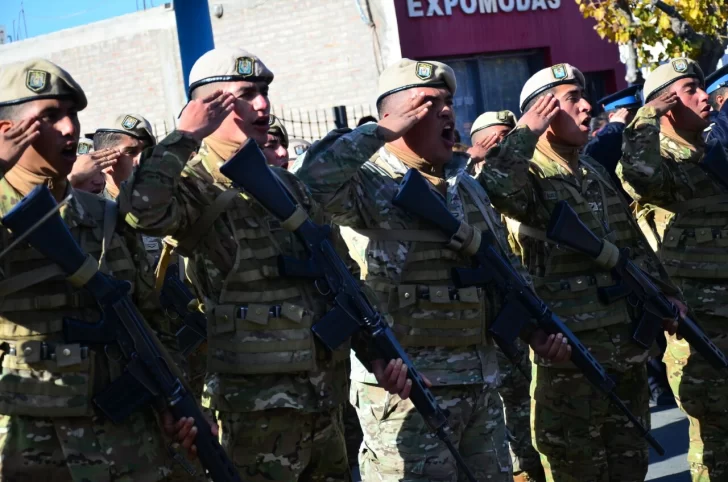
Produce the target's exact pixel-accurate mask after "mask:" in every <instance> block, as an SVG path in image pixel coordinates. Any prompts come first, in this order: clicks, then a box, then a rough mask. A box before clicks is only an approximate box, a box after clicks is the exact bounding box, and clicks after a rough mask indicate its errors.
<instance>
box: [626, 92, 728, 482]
mask: <svg viewBox="0 0 728 482" xmlns="http://www.w3.org/2000/svg"><path fill="white" fill-rule="evenodd" d="M692 137H693V140H692V141H690V140H688V139H689V138H690V135H689V134H687V133H677V132H666V131H665V130H664V129H663V131H662V132H661V129H660V121H659V118H658V117H657V116H656V115H655V110H654V108H652V107H649V106H646V107H643V108H642V109H640V111H639V112H638V113H637V117H636V118H635V119H634V121H633V122H632V123H631V124H630V125H629V126H628V127H627V129H626V130H625V133H624V141H625V143H624V157H623V158H622V161H621V165H620V176H621V177H622V179H623V180H624V182H625V188H626V189H627V191H628V192H629V193H630V195H631V196H632V197H634V199H635V200H636V201H637V202H638V203H639V204H640V206H641V207H640V210H639V212H638V219H639V221H640V225H641V226H642V227H643V231H644V232H645V233H646V235H647V237H648V239H650V241H651V243H653V245H654V247H655V249H656V250H657V252H658V254H659V256H660V257H661V259H662V262H663V263H664V264H665V268H666V269H667V271H668V273H669V274H670V275H671V276H672V277H673V279H675V282H676V283H677V284H678V286H679V287H680V288H681V289H682V291H683V293H684V295H685V298H686V301H687V304H688V306H689V307H690V309H691V310H692V312H693V313H694V315H695V316H696V317H697V319H698V321H699V322H700V325H701V326H702V328H703V329H704V330H705V332H706V333H707V334H708V336H710V338H711V339H712V341H713V342H714V343H715V344H716V345H717V346H718V348H720V349H722V350H723V352H728V337H727V336H726V335H727V334H728V328H726V322H727V321H728V311H726V303H727V302H728V296H727V295H726V294H725V293H726V288H728V279H727V278H726V273H727V272H728V254H725V246H726V241H725V236H726V229H727V228H726V226H728V208H727V207H726V206H728V204H726V202H728V195H727V193H726V190H725V188H723V187H722V186H721V185H720V184H719V183H718V182H717V181H716V180H714V179H711V177H710V176H709V175H708V174H706V173H705V172H704V171H703V170H702V169H701V168H700V166H699V165H698V162H699V161H700V159H701V158H702V157H703V155H704V152H705V149H704V147H705V146H704V145H703V143H702V141H701V139H700V133H695V134H694V136H692ZM691 351H692V350H691V349H690V347H689V345H688V344H687V342H685V341H684V340H683V341H681V340H677V339H676V338H675V337H669V338H668V348H667V352H666V353H665V356H664V361H665V364H666V365H667V370H668V378H669V380H670V385H671V387H672V390H673V393H675V396H676V398H677V400H678V403H679V405H680V408H681V409H682V410H683V411H684V412H685V413H686V414H687V415H688V417H689V419H690V450H689V452H688V461H689V462H690V467H691V473H692V478H693V480H694V481H699V482H707V481H709V480H712V481H717V480H725V478H726V477H728V416H727V415H728V402H727V401H726V400H728V385H726V376H725V373H723V372H722V371H718V370H716V369H714V368H712V367H711V366H710V365H709V364H708V362H707V361H706V360H705V359H704V358H703V357H702V356H700V355H699V354H696V353H695V352H694V351H692V353H691Z"/></svg>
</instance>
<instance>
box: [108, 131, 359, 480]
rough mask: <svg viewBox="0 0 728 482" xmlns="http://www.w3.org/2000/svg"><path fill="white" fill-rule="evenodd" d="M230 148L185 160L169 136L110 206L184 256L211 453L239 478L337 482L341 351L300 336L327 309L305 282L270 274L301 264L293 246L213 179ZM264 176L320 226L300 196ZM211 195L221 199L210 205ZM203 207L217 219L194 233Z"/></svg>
mask: <svg viewBox="0 0 728 482" xmlns="http://www.w3.org/2000/svg"><path fill="white" fill-rule="evenodd" d="M213 143H214V144H215V146H216V147H215V148H212V144H213ZM237 147H239V146H236V145H235V146H234V145H230V144H227V143H224V142H222V141H215V142H213V139H212V138H209V139H208V140H206V143H203V144H202V146H201V147H200V148H199V151H197V148H198V144H197V143H196V142H195V141H194V140H192V139H191V138H189V137H187V136H186V135H183V134H182V133H179V132H173V133H172V134H170V135H169V136H168V137H167V138H166V139H164V140H163V141H161V142H160V144H159V145H158V146H157V147H156V148H155V149H154V150H153V151H151V154H150V151H147V152H146V153H145V156H146V157H145V158H143V159H142V161H141V163H140V165H139V167H138V168H137V170H136V171H135V173H134V175H133V176H132V178H131V179H130V180H129V181H128V182H127V183H125V185H124V187H123V188H122V193H121V195H120V203H121V207H122V210H123V211H124V212H125V213H128V214H127V218H126V219H127V221H128V222H129V223H130V224H131V225H133V226H134V227H135V228H137V229H139V230H140V231H142V232H145V233H146V234H148V235H151V236H165V235H169V236H171V237H172V238H174V239H175V240H176V241H177V242H178V243H179V247H178V249H179V250H180V251H183V253H182V254H184V255H187V256H189V263H188V267H187V268H188V270H189V271H190V274H191V275H192V278H193V280H195V281H196V285H195V289H196V292H197V293H196V294H197V296H198V297H199V298H200V299H202V300H204V306H205V310H206V313H207V319H208V357H207V371H208V373H207V376H206V381H205V382H206V386H205V391H204V394H203V404H204V405H205V406H207V407H210V408H211V409H214V410H215V411H216V413H217V417H218V421H219V423H220V425H221V442H222V445H223V447H224V448H225V449H226V451H227V452H228V454H229V455H230V457H231V458H232V459H233V462H234V463H235V464H236V466H237V467H238V469H239V471H240V475H241V477H242V478H243V480H247V481H263V480H266V481H269V480H280V481H295V480H322V481H323V480H332V481H335V480H342V481H346V480H349V473H348V469H349V467H348V464H347V461H346V452H345V446H344V439H343V430H342V425H341V424H342V422H341V406H342V403H343V402H344V400H345V393H346V392H345V391H346V377H345V373H344V363H343V360H345V358H346V355H347V353H348V352H347V351H345V350H344V351H342V352H340V353H335V354H333V355H332V354H331V353H330V352H327V351H326V350H325V348H323V347H322V346H320V345H319V344H318V342H317V341H316V340H315V339H314V337H313V334H312V333H311V331H310V326H311V324H312V323H313V322H315V320H316V319H317V318H318V317H320V316H321V315H323V314H324V313H325V312H326V309H327V306H326V303H325V300H324V299H323V298H322V297H321V296H320V295H318V294H317V293H316V292H315V289H313V283H310V282H308V281H305V282H304V281H298V280H293V279H290V278H282V277H281V276H279V274H278V268H277V257H278V255H279V254H285V255H288V256H293V257H301V256H303V254H304V253H305V249H304V247H303V246H301V245H300V244H299V243H298V241H297V240H296V239H295V237H294V235H293V234H291V233H289V232H287V231H284V230H283V229H282V228H281V227H280V223H279V222H278V221H277V220H276V219H274V218H273V217H272V216H271V215H270V214H269V213H268V212H267V211H265V210H264V209H263V208H262V207H261V206H260V205H259V204H258V203H257V202H256V201H255V200H254V199H252V198H249V197H248V196H246V195H243V194H240V193H239V192H237V191H231V190H230V189H231V183H230V181H229V180H228V179H227V178H225V177H224V176H223V175H222V174H220V172H219V170H218V167H219V165H220V164H221V163H222V162H223V160H224V159H226V158H227V157H229V156H230V155H231V154H232V153H233V152H234V151H235V150H236V149H237ZM195 152H197V154H195ZM193 156H194V159H193ZM275 172H276V173H277V175H278V176H279V178H281V179H282V181H283V182H284V183H285V184H286V185H288V187H289V189H291V190H292V192H293V194H294V196H295V197H296V198H297V199H298V200H299V201H300V202H301V203H302V205H303V206H304V207H305V208H307V210H308V212H309V213H311V215H312V217H313V219H315V220H317V221H320V218H321V211H320V210H319V209H318V208H317V207H316V205H315V204H314V203H313V202H312V201H311V199H310V198H309V196H308V194H307V192H306V190H305V188H303V187H302V186H301V184H300V183H299V182H297V180H296V179H295V178H294V177H293V176H292V175H290V174H289V173H287V172H286V171H283V170H276V171H275ZM224 193H228V194H224ZM230 194H232V195H230ZM221 195H223V196H228V195H230V196H229V198H228V201H227V202H226V203H224V204H217V203H219V199H223V198H220V197H219V196H221ZM216 200H217V201H216ZM213 205H218V206H220V208H221V209H220V211H219V215H218V216H214V217H213V218H212V219H214V221H211V224H210V225H209V226H208V227H205V228H200V224H199V223H200V222H202V221H201V219H202V220H203V221H204V218H205V217H206V216H203V214H205V213H209V212H210V211H209V209H210V206H213ZM196 234H197V235H199V237H198V238H197V239H196V240H195V241H191V239H192V237H191V235H192V236H194V235H196ZM185 250H186V251H185ZM284 436H285V438H283V437H284ZM289 437H290V438H289ZM314 442H315V444H316V445H315V446H314ZM324 447H325V453H324V452H323V451H322V450H321V449H322V448H324Z"/></svg>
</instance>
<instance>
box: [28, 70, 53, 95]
mask: <svg viewBox="0 0 728 482" xmlns="http://www.w3.org/2000/svg"><path fill="white" fill-rule="evenodd" d="M49 75H50V74H49V73H48V72H46V71H44V70H29V71H28V74H27V76H26V77H25V86H26V87H27V88H29V89H30V90H32V91H33V92H40V91H41V90H43V89H45V88H46V85H48V77H49Z"/></svg>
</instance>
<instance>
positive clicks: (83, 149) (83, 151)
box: [76, 142, 91, 156]
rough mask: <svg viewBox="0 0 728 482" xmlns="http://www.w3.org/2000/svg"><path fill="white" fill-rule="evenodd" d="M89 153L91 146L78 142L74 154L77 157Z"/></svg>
mask: <svg viewBox="0 0 728 482" xmlns="http://www.w3.org/2000/svg"><path fill="white" fill-rule="evenodd" d="M90 151H91V146H90V145H89V144H87V143H85V142H79V143H78V148H77V149H76V154H78V155H79V156H81V155H83V154H88V153H89V152H90Z"/></svg>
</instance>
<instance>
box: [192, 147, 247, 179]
mask: <svg viewBox="0 0 728 482" xmlns="http://www.w3.org/2000/svg"><path fill="white" fill-rule="evenodd" d="M238 149H240V144H237V143H235V142H229V141H224V140H222V139H218V138H217V137H214V136H210V137H208V138H206V139H205V140H204V141H202V146H201V147H200V151H199V152H200V154H201V156H200V158H201V160H202V165H203V166H205V169H206V170H207V172H209V173H210V175H211V176H212V178H213V179H214V180H215V182H218V183H220V184H223V185H225V186H228V185H230V184H231V181H230V179H228V178H227V177H225V176H224V175H223V174H222V173H221V172H220V166H222V165H223V164H224V163H225V161H227V160H228V159H230V158H231V157H232V155H233V154H234V153H235V152H237V150H238Z"/></svg>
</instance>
